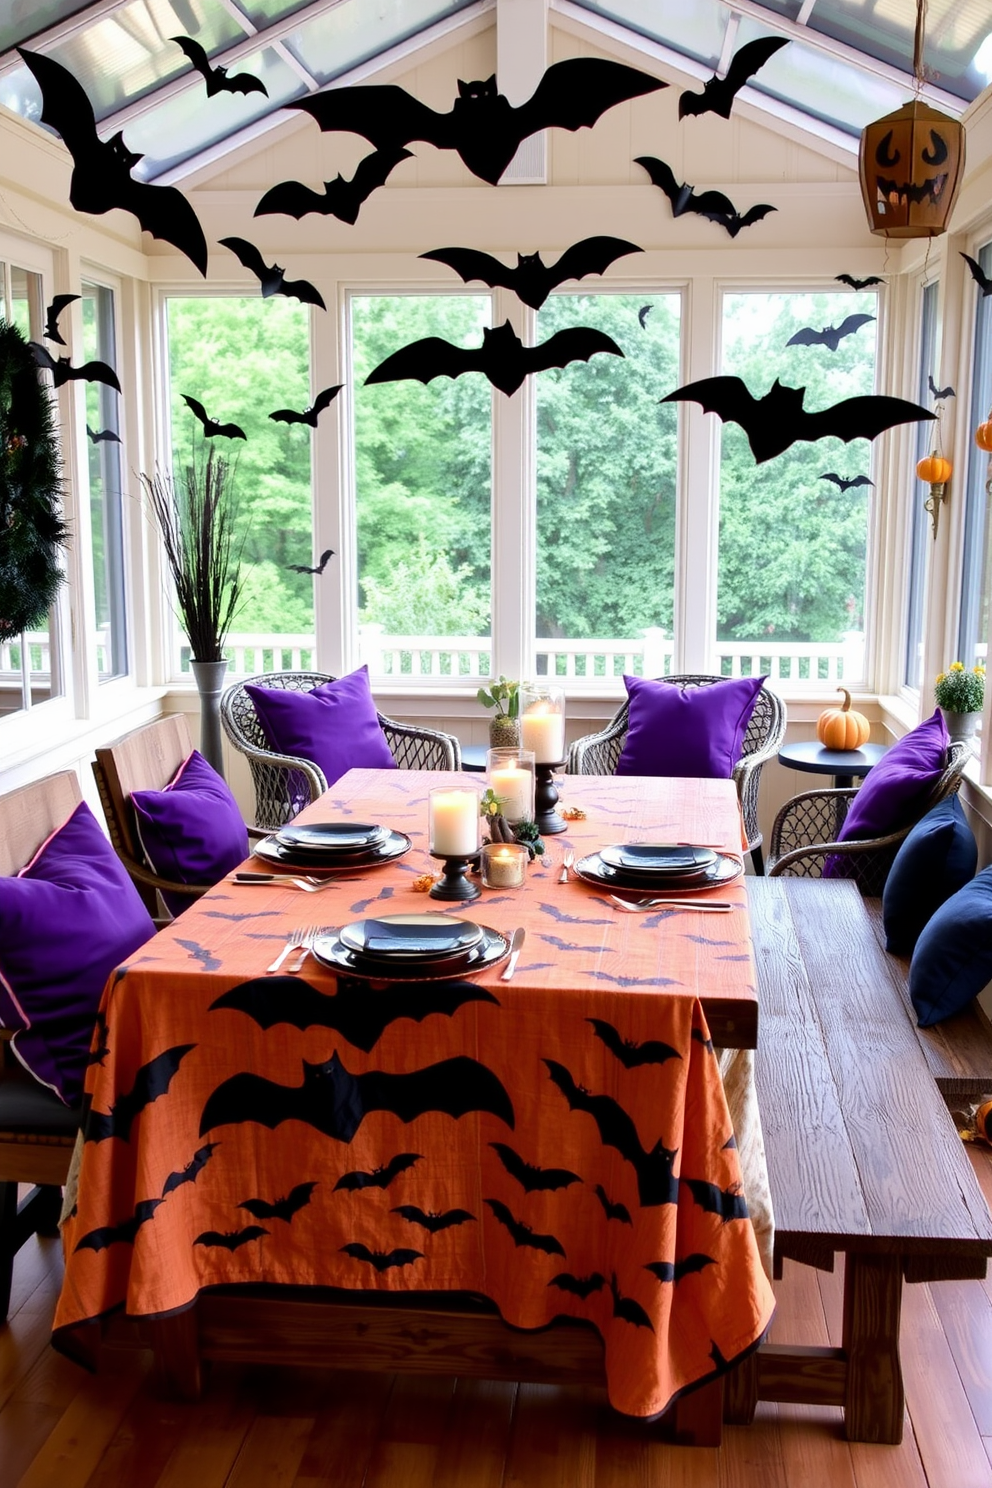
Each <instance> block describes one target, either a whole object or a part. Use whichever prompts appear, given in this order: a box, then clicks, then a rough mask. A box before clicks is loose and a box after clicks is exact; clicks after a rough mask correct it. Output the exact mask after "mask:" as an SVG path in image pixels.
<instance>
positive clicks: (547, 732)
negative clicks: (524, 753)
mask: <svg viewBox="0 0 992 1488" xmlns="http://www.w3.org/2000/svg"><path fill="white" fill-rule="evenodd" d="M520 742H521V744H522V745H523V747H524V749H532V750H533V751H534V758H535V760H536V761H537V763H538V764H539V765H557V764H558V763H559V761H560V760H562V759H563V758H564V755H565V719H564V717H563V715H562V714H561V713H558V712H556V711H555V710H554V709H552V708H551V706H550V704H548V703H544V702H538V703H535V704H534V706H533V707H532V708H529V709H528V711H527V712H526V713H524V714H522V715H521V718H520Z"/></svg>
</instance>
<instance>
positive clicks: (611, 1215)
mask: <svg viewBox="0 0 992 1488" xmlns="http://www.w3.org/2000/svg"><path fill="white" fill-rule="evenodd" d="M596 1197H597V1199H598V1200H599V1202H600V1203H601V1204H602V1206H603V1213H604V1214H605V1215H606V1217H607V1219H615V1220H618V1221H619V1223H620V1224H629V1225H632V1224H633V1223H634V1221H633V1220H632V1219H631V1217H630V1210H629V1209H628V1208H627V1205H626V1204H614V1203H613V1201H612V1199H611V1198H610V1196H609V1194H608V1193H607V1192H606V1189H605V1188H604V1187H603V1185H602V1184H601V1183H597V1184H596Z"/></svg>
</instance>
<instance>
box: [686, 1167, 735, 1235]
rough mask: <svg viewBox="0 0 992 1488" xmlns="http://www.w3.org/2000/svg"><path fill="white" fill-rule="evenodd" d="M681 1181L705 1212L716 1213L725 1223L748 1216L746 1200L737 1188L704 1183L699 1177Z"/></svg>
mask: <svg viewBox="0 0 992 1488" xmlns="http://www.w3.org/2000/svg"><path fill="white" fill-rule="evenodd" d="M682 1182H683V1183H684V1184H685V1186H686V1188H687V1189H688V1190H689V1192H690V1193H691V1194H692V1197H693V1198H694V1199H695V1201H696V1203H697V1204H698V1205H699V1207H700V1208H701V1209H705V1210H706V1212H707V1214H718V1215H719V1216H720V1218H721V1219H722V1220H723V1222H724V1224H726V1223H727V1222H728V1221H729V1220H731V1219H747V1218H748V1217H749V1214H748V1207H747V1200H746V1199H745V1197H744V1195H743V1194H742V1193H741V1192H740V1191H739V1189H737V1188H718V1187H717V1185H716V1184H715V1183H705V1182H703V1180H702V1179H701V1178H683V1179H682Z"/></svg>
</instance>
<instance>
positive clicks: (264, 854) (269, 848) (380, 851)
mask: <svg viewBox="0 0 992 1488" xmlns="http://www.w3.org/2000/svg"><path fill="white" fill-rule="evenodd" d="M412 846H413V843H412V842H411V841H410V838H409V837H408V836H407V835H406V833H405V832H392V831H391V832H389V833H388V835H387V836H386V837H385V838H384V839H383V841H382V842H380V843H379V844H378V845H377V846H375V847H370V848H366V849H365V850H364V851H362V852H356V853H348V854H343V853H326V854H324V853H314V852H308V853H302V852H294V851H293V850H292V849H291V848H288V847H283V846H282V845H281V844H280V843H279V842H278V840H277V839H276V838H275V837H263V838H262V840H261V842H257V843H256V844H255V846H254V848H253V849H252V850H253V852H254V854H255V856H256V857H258V858H262V859H263V860H264V861H265V862H266V863H276V864H277V865H278V866H279V867H280V868H292V869H294V870H295V872H297V873H312V872H315V871H316V872H317V873H355V872H357V871H358V869H360V868H377V867H378V866H379V865H380V864H381V863H392V862H393V861H394V860H395V859H396V858H401V857H402V856H403V854H404V853H406V852H409V851H410V848H411V847H412Z"/></svg>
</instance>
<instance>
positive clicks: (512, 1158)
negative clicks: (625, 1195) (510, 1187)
mask: <svg viewBox="0 0 992 1488" xmlns="http://www.w3.org/2000/svg"><path fill="white" fill-rule="evenodd" d="M489 1145H490V1147H491V1148H492V1149H493V1151H494V1152H495V1153H496V1155H497V1156H498V1157H499V1160H500V1162H501V1163H502V1164H503V1166H504V1168H505V1169H506V1171H507V1172H508V1173H509V1175H510V1177H511V1178H515V1179H516V1180H517V1182H518V1183H519V1184H520V1186H521V1188H522V1189H523V1191H524V1193H547V1192H550V1193H553V1192H555V1191H556V1190H557V1189H559V1188H568V1187H569V1186H570V1185H571V1184H573V1183H581V1182H582V1179H581V1178H580V1177H579V1175H578V1173H572V1172H569V1170H568V1168H539V1167H537V1165H536V1164H534V1163H529V1162H524V1160H523V1158H522V1157H521V1156H520V1155H519V1153H516V1152H514V1150H513V1148H512V1147H508V1146H507V1145H506V1143H505V1142H490V1143H489Z"/></svg>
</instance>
